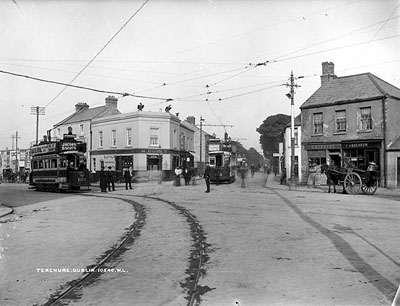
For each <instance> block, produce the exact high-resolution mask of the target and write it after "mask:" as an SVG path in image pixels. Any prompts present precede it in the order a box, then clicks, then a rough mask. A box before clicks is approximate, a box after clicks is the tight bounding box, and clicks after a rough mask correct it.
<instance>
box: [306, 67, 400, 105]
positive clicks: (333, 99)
mask: <svg viewBox="0 0 400 306" xmlns="http://www.w3.org/2000/svg"><path fill="white" fill-rule="evenodd" d="M385 96H391V97H394V98H398V99H400V89H399V88H397V87H395V86H393V85H391V84H389V83H387V82H385V81H383V80H381V79H380V78H378V77H376V76H375V75H373V74H371V73H363V74H357V75H351V76H345V77H339V78H334V79H331V80H330V81H329V82H328V83H327V84H325V85H324V86H321V87H320V88H319V89H318V90H317V91H315V92H314V93H313V94H312V95H311V96H310V97H309V98H308V99H307V100H306V101H305V102H304V103H303V104H302V105H301V106H300V108H310V107H317V106H323V105H331V104H335V103H339V102H355V101H363V100H372V99H380V98H383V97H385Z"/></svg>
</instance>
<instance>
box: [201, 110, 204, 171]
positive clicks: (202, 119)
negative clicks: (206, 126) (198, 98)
mask: <svg viewBox="0 0 400 306" xmlns="http://www.w3.org/2000/svg"><path fill="white" fill-rule="evenodd" d="M203 121H204V118H203V117H201V116H200V172H201V173H203V162H202V154H203V152H202V144H203Z"/></svg>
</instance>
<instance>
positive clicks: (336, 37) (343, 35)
mask: <svg viewBox="0 0 400 306" xmlns="http://www.w3.org/2000/svg"><path fill="white" fill-rule="evenodd" d="M396 18H399V16H396V17H393V18H390V20H392V19H396ZM384 22H386V20H383V21H379V22H376V23H374V24H371V25H368V26H365V27H362V28H359V29H357V30H354V31H351V32H348V33H345V34H342V35H339V36H335V37H333V38H330V39H326V40H323V41H320V42H318V43H316V44H312V45H308V46H306V47H303V48H300V49H296V50H294V51H291V52H289V53H286V54H283V55H280V56H278V57H275V58H273V59H272V60H271V62H274V63H275V62H277V61H279V59H280V58H282V57H283V58H284V57H286V56H289V55H292V54H296V53H298V52H300V51H304V50H307V49H310V48H313V47H316V46H319V45H322V44H324V43H327V42H331V41H334V40H337V39H340V38H343V37H346V36H349V35H352V34H355V33H357V32H360V31H362V30H365V29H368V28H371V27H374V26H376V25H379V24H381V23H384ZM258 57H262V56H258Z"/></svg>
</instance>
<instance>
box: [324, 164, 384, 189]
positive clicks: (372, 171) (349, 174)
mask: <svg viewBox="0 0 400 306" xmlns="http://www.w3.org/2000/svg"><path fill="white" fill-rule="evenodd" d="M322 169H323V171H322V172H323V173H325V174H326V176H327V181H328V185H329V192H330V191H331V185H333V187H334V191H335V192H336V187H335V185H338V184H340V183H341V184H343V189H344V190H345V191H346V192H347V193H350V194H357V193H359V192H360V190H361V191H362V192H363V193H364V194H368V195H372V194H374V193H375V192H376V190H377V189H378V180H379V172H378V171H377V170H376V166H374V165H370V166H368V168H367V170H361V169H354V168H347V169H346V168H342V169H335V168H332V167H329V166H326V167H323V168H322Z"/></svg>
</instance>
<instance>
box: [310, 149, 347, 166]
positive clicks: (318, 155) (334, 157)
mask: <svg viewBox="0 0 400 306" xmlns="http://www.w3.org/2000/svg"><path fill="white" fill-rule="evenodd" d="M305 150H306V152H307V158H308V163H307V165H308V168H309V169H310V168H313V167H315V166H318V165H322V164H328V165H336V166H338V167H340V166H341V144H340V143H310V144H307V145H306V146H305Z"/></svg>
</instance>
